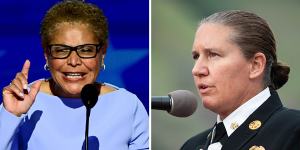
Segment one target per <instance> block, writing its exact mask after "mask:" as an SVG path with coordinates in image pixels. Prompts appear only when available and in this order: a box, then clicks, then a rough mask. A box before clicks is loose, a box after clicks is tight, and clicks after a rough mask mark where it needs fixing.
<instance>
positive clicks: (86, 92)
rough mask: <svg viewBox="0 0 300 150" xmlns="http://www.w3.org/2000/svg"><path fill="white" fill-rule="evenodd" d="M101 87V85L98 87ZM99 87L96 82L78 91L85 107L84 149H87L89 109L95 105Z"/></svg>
mask: <svg viewBox="0 0 300 150" xmlns="http://www.w3.org/2000/svg"><path fill="white" fill-rule="evenodd" d="M100 88H101V87H100ZM99 94H100V89H99V85H98V84H87V85H85V86H84V87H83V88H82V90H81V93H80V96H81V100H82V102H83V104H84V106H85V107H86V120H85V149H86V150H88V147H89V146H88V143H89V142H88V137H89V119H90V113H91V109H92V108H93V107H94V106H95V105H96V103H97V101H98V96H99Z"/></svg>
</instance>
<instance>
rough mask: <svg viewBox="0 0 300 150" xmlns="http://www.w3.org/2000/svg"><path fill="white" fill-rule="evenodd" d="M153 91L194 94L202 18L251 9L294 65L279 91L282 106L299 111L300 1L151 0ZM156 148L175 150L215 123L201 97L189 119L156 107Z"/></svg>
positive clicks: (280, 54) (281, 56) (280, 55)
mask: <svg viewBox="0 0 300 150" xmlns="http://www.w3.org/2000/svg"><path fill="white" fill-rule="evenodd" d="M151 6H152V9H151V11H152V13H151V19H152V27H151V36H152V37H151V40H152V43H151V44H152V49H151V57H152V58H151V69H152V70H151V75H152V76H151V82H152V83H151V84H152V85H151V90H152V93H151V94H152V95H153V96H159V95H167V93H169V92H171V91H174V90H177V89H186V90H191V91H193V92H194V93H195V94H197V95H198V93H197V92H196V88H195V87H194V82H193V77H192V74H191V70H192V67H193V64H194V63H193V60H192V54H191V50H192V44H193V40H194V33H195V31H196V28H197V25H198V23H199V21H200V20H201V19H202V18H204V17H207V16H209V15H210V14H212V13H215V12H217V11H222V10H230V9H239V10H247V11H252V12H254V13H256V14H258V15H259V16H261V17H263V18H264V19H266V20H267V22H268V23H269V25H270V26H271V29H272V30H273V32H274V34H275V38H276V40H277V55H278V59H279V60H281V61H283V62H286V63H288V64H289V65H290V67H291V72H290V78H289V81H288V83H287V84H286V85H285V86H284V87H282V88H281V89H280V90H278V92H279V94H280V97H281V99H282V100H283V104H284V105H285V106H287V107H290V108H295V109H300V92H299V89H298V87H299V83H300V63H299V56H300V49H299V46H298V44H299V43H300V31H299V27H300V18H299V14H300V9H299V8H300V1H296V0H287V1H281V0H263V1H258V0H256V1H236V0H235V1H234V0H227V1H218V0H202V1H200V0H188V1H182V0H152V3H151ZM151 119H152V122H151V124H152V129H151V130H152V150H176V149H179V148H180V147H181V145H182V144H183V143H184V142H185V141H186V140H187V139H189V138H190V137H192V136H194V135H196V134H198V133H199V132H201V131H204V130H205V129H208V128H210V127H212V126H213V124H214V122H215V121H216V115H215V114H213V113H211V112H210V111H208V110H206V109H205V108H203V106H202V103H201V100H200V98H199V103H198V109H197V112H195V113H194V115H192V116H191V117H188V118H176V117H173V116H171V115H169V114H168V113H167V112H163V111H158V110H153V111H151Z"/></svg>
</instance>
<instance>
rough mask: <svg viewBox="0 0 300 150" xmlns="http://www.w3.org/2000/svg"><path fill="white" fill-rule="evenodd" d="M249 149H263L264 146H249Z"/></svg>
mask: <svg viewBox="0 0 300 150" xmlns="http://www.w3.org/2000/svg"><path fill="white" fill-rule="evenodd" d="M249 150H265V148H264V147H263V146H256V145H254V146H252V147H251V148H249Z"/></svg>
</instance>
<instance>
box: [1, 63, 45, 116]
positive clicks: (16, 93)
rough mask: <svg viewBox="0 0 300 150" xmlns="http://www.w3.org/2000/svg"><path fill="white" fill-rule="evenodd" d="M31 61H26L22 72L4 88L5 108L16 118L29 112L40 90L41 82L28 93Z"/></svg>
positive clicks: (35, 84)
mask: <svg viewBox="0 0 300 150" xmlns="http://www.w3.org/2000/svg"><path fill="white" fill-rule="evenodd" d="M29 68H30V61H29V60H26V61H25V63H24V65H23V68H22V71H21V72H18V73H17V74H16V77H15V78H14V79H13V80H12V82H11V83H10V84H9V85H8V86H6V87H4V88H3V91H2V95H3V106H4V107H5V109H6V110H7V111H9V112H11V113H13V114H14V115H16V116H21V115H22V114H25V113H27V112H28V110H29V108H30V107H31V106H32V104H33V102H34V100H35V97H36V95H37V93H38V91H39V89H40V86H41V83H42V82H41V81H36V82H35V83H34V84H33V85H32V86H31V87H30V91H28V81H27V80H28V72H29Z"/></svg>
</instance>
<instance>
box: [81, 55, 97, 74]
mask: <svg viewBox="0 0 300 150" xmlns="http://www.w3.org/2000/svg"><path fill="white" fill-rule="evenodd" d="M83 64H84V66H85V67H86V68H87V69H88V70H89V71H90V72H92V73H96V74H98V72H99V70H100V67H101V66H100V60H98V59H93V60H89V59H87V60H83Z"/></svg>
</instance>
